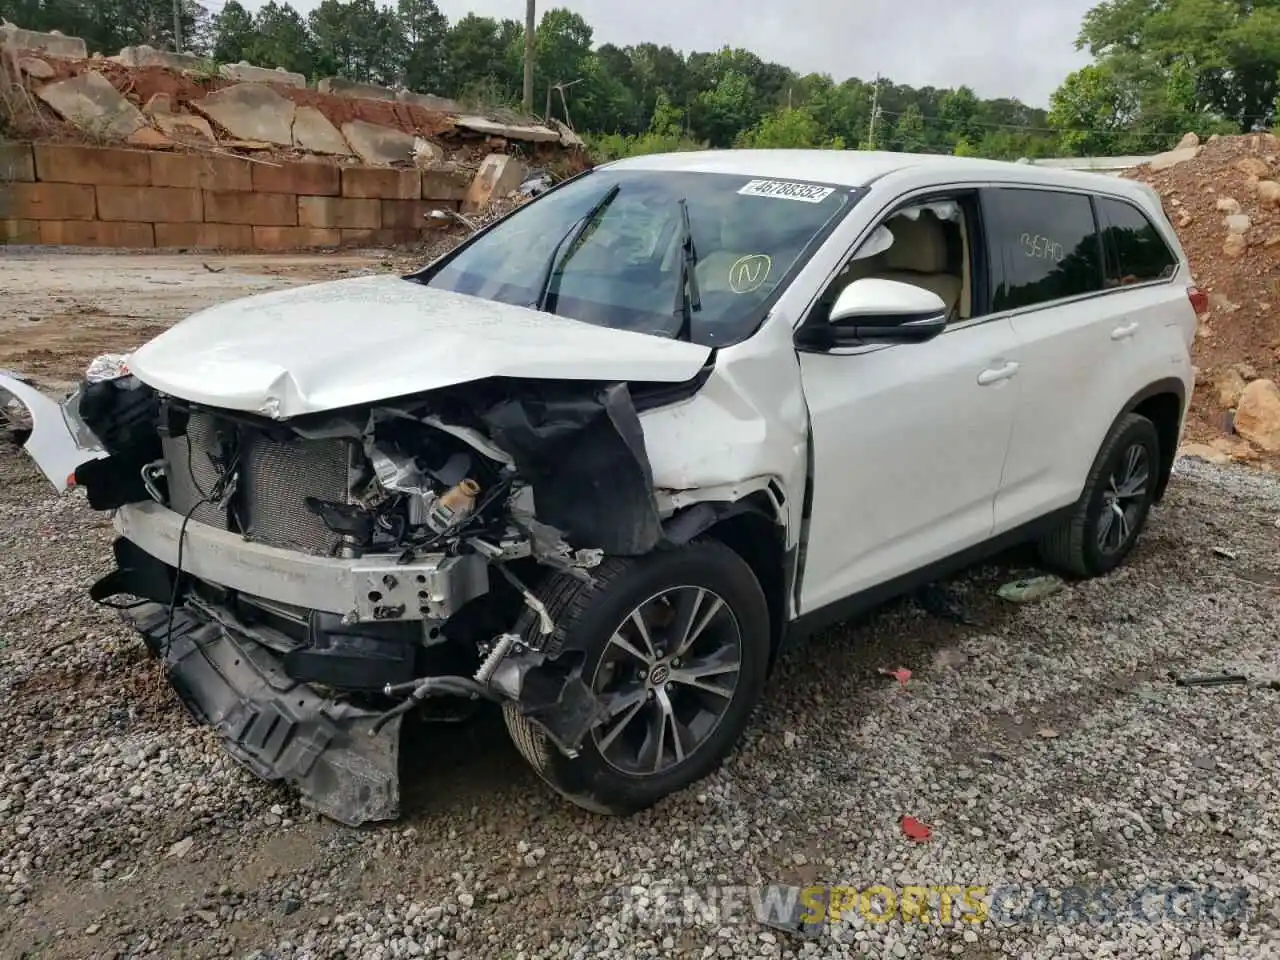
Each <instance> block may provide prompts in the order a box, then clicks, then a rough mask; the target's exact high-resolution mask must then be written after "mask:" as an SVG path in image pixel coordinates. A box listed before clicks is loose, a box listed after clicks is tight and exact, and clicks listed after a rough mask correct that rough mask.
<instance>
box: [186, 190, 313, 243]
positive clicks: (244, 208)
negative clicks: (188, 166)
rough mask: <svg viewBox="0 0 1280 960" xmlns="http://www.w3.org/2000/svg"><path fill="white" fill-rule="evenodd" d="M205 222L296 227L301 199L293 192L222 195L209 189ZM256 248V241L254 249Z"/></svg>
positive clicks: (205, 198) (205, 202)
mask: <svg viewBox="0 0 1280 960" xmlns="http://www.w3.org/2000/svg"><path fill="white" fill-rule="evenodd" d="M204 219H205V220H206V221H207V222H208V223H247V224H249V225H250V226H253V227H293V226H297V224H298V198H297V196H295V195H294V194H292V193H221V192H218V191H214V190H206V191H205V194H204ZM257 245H258V244H257V241H256V240H255V241H254V246H257Z"/></svg>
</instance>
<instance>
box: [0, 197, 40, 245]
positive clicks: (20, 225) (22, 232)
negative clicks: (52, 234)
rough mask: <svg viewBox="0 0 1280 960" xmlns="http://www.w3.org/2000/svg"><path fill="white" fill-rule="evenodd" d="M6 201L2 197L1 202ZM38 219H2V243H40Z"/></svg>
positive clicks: (0, 236) (0, 225)
mask: <svg viewBox="0 0 1280 960" xmlns="http://www.w3.org/2000/svg"><path fill="white" fill-rule="evenodd" d="M3 202H4V201H3V200H2V199H0V204H2V203H3ZM39 242H40V222H39V221H38V220H0V243H39Z"/></svg>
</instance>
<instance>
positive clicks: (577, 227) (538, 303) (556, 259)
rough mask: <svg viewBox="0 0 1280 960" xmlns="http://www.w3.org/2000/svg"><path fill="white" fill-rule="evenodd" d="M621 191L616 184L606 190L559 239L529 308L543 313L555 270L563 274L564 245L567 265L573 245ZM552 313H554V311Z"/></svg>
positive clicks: (549, 296) (572, 252)
mask: <svg viewBox="0 0 1280 960" xmlns="http://www.w3.org/2000/svg"><path fill="white" fill-rule="evenodd" d="M621 190H622V185H621V184H618V183H615V184H614V185H613V186H612V187H610V188H609V189H608V190H606V191H605V192H604V195H603V196H601V197H600V199H599V200H597V201H596V202H595V203H593V204H592V205H591V209H590V210H588V211H587V212H586V213H584V214H583V215H582V216H581V217H579V218H578V219H577V220H575V221H574V222H573V225H572V226H571V227H570V228H569V230H568V231H567V232H566V233H565V235H564V236H563V237H561V238H560V242H559V243H557V244H556V245H555V248H554V249H553V250H552V251H551V256H549V257H547V265H546V266H545V267H544V268H543V270H542V277H541V278H540V279H539V281H538V297H537V299H536V300H534V301H533V303H532V304H530V306H532V307H534V308H535V309H537V310H543V311H545V310H546V309H547V304H548V303H549V302H550V300H551V296H552V293H553V291H552V289H551V287H552V283H553V281H554V280H555V277H556V268H557V267H559V270H560V272H561V273H563V272H564V264H563V263H560V251H561V250H563V249H564V247H565V245H566V244H567V245H568V247H569V254H568V255H567V256H566V257H565V263H568V262H569V257H571V256H573V254H574V253H575V252H576V251H575V250H574V249H573V247H574V244H576V243H577V242H578V240H579V239H581V237H582V235H583V234H584V233H586V231H587V227H589V226H590V225H591V223H592V221H593V220H595V219H596V217H598V216H600V214H601V213H602V212H603V211H604V208H605V207H607V206H609V204H611V203H613V199H614V197H616V196H617V195H618V194H619V193H620V192H621ZM552 312H553V313H554V312H555V311H552Z"/></svg>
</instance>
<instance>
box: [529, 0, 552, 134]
mask: <svg viewBox="0 0 1280 960" xmlns="http://www.w3.org/2000/svg"><path fill="white" fill-rule="evenodd" d="M535 4H536V0H525V4H524V112H525V113H526V114H529V115H530V116H532V114H533V56H534V53H533V30H534V21H535V19H536V14H535V12H534V6H535ZM547 96H548V100H549V99H550V94H549V93H548V95H547ZM548 110H550V105H548Z"/></svg>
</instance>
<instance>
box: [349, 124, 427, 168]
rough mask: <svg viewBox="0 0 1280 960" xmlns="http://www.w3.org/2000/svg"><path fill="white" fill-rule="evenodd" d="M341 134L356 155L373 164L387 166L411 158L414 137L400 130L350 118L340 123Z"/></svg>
mask: <svg viewBox="0 0 1280 960" xmlns="http://www.w3.org/2000/svg"><path fill="white" fill-rule="evenodd" d="M342 135H343V136H344V137H346V140H347V143H349V144H350V145H351V149H352V150H354V151H355V153H356V155H357V156H358V157H359V158H360V159H361V160H363V161H364V162H365V163H368V164H372V165H373V166H378V167H389V166H391V164H393V163H404V162H407V161H409V160H412V159H413V146H414V138H413V137H411V136H409V134H407V133H404V132H402V131H400V130H394V129H392V128H391V127H380V126H378V125H377V124H376V123H368V122H367V121H364V120H352V121H351V122H350V123H344V124H343V125H342Z"/></svg>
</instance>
